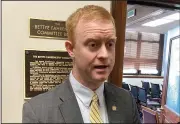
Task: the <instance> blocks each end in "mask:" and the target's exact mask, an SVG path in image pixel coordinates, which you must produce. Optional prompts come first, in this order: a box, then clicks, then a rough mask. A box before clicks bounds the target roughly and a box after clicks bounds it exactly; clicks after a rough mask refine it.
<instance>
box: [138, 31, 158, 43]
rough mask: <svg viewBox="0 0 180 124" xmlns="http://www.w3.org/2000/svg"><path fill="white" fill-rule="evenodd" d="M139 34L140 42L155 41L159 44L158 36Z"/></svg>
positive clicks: (154, 34)
mask: <svg viewBox="0 0 180 124" xmlns="http://www.w3.org/2000/svg"><path fill="white" fill-rule="evenodd" d="M141 34H142V38H141V40H146V41H157V42H159V40H160V34H156V33H146V32H142V33H141Z"/></svg>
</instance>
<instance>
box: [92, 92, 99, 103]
mask: <svg viewBox="0 0 180 124" xmlns="http://www.w3.org/2000/svg"><path fill="white" fill-rule="evenodd" d="M92 101H98V95H97V94H96V93H94V95H93V97H92Z"/></svg>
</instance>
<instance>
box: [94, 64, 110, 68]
mask: <svg viewBox="0 0 180 124" xmlns="http://www.w3.org/2000/svg"><path fill="white" fill-rule="evenodd" d="M107 67H109V66H108V65H96V66H94V68H95V69H106V68H107Z"/></svg>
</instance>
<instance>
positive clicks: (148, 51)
mask: <svg viewBox="0 0 180 124" xmlns="http://www.w3.org/2000/svg"><path fill="white" fill-rule="evenodd" d="M158 52H159V43H149V42H142V43H141V53H140V58H147V59H158Z"/></svg>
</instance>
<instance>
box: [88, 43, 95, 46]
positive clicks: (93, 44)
mask: <svg viewBox="0 0 180 124" xmlns="http://www.w3.org/2000/svg"><path fill="white" fill-rule="evenodd" d="M89 46H90V47H96V46H97V45H96V44H95V43H90V44H89Z"/></svg>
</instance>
